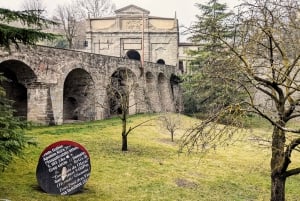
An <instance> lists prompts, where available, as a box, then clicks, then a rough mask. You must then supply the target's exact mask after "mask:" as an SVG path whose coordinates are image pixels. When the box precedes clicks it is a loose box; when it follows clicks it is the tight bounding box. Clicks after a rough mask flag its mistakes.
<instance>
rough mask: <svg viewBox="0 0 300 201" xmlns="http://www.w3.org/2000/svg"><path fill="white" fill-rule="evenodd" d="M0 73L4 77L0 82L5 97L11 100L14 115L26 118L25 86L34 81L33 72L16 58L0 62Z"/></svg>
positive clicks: (26, 100) (26, 99)
mask: <svg viewBox="0 0 300 201" xmlns="http://www.w3.org/2000/svg"><path fill="white" fill-rule="evenodd" d="M0 73H2V74H3V76H4V77H5V78H6V80H4V81H3V82H1V83H0V84H1V86H2V87H3V88H4V90H5V92H6V96H7V98H8V99H10V100H12V101H13V104H12V106H13V109H14V110H15V112H14V115H15V116H17V117H21V118H23V119H27V113H28V97H27V87H28V85H30V84H31V83H33V82H36V80H37V77H36V75H35V73H34V72H33V70H32V69H31V68H30V67H29V66H28V65H26V64H25V63H23V62H21V61H18V60H7V61H3V62H2V63H1V64H0Z"/></svg>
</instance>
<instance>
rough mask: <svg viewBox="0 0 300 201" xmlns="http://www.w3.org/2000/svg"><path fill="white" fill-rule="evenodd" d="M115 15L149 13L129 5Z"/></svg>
mask: <svg viewBox="0 0 300 201" xmlns="http://www.w3.org/2000/svg"><path fill="white" fill-rule="evenodd" d="M115 13H116V15H142V14H144V15H149V13H150V12H149V11H148V10H146V9H143V8H141V7H138V6H136V5H132V4H131V5H129V6H126V7H123V8H120V9H118V10H116V11H115Z"/></svg>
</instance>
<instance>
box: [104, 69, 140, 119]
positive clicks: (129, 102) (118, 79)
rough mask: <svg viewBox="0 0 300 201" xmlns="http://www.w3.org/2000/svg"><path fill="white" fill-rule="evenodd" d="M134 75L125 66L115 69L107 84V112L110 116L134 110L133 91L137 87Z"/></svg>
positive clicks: (129, 112) (132, 112)
mask: <svg viewBox="0 0 300 201" xmlns="http://www.w3.org/2000/svg"><path fill="white" fill-rule="evenodd" d="M136 81H137V78H136V75H135V74H134V73H133V72H132V71H131V70H129V69H127V68H119V69H118V70H116V71H115V72H114V73H113V74H112V76H111V80H110V84H109V85H108V86H107V97H108V104H109V112H110V115H111V116H115V115H120V114H122V112H126V113H127V114H134V113H135V111H136V100H135V92H136V89H137V87H138V86H137V84H136Z"/></svg>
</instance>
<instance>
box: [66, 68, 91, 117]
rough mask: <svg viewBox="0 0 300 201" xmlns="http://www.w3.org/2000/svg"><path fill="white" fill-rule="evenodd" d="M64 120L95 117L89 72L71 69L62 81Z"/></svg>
mask: <svg viewBox="0 0 300 201" xmlns="http://www.w3.org/2000/svg"><path fill="white" fill-rule="evenodd" d="M63 119H64V121H65V122H66V121H70V120H81V121H88V120H94V119H95V86H94V81H93V79H92V77H91V76H90V74H89V73H88V72H86V71H85V70H83V69H79V68H78V69H74V70H72V71H71V72H70V73H69V74H68V76H67V77H66V79H65V82H64V95H63Z"/></svg>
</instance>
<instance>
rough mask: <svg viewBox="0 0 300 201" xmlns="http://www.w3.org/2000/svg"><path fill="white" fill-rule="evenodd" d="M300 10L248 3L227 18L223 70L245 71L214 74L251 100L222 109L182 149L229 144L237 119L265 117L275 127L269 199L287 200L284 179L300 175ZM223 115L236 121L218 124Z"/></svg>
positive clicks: (263, 1) (292, 4) (294, 4)
mask: <svg viewBox="0 0 300 201" xmlns="http://www.w3.org/2000/svg"><path fill="white" fill-rule="evenodd" d="M299 13H300V6H299V2H298V1H294V0H281V1H278V0H251V1H246V2H244V3H243V4H241V6H240V9H239V13H238V14H237V16H236V18H235V20H231V21H228V27H230V26H232V25H233V26H232V27H233V28H234V33H235V37H234V38H233V39H232V38H231V39H226V37H224V35H223V34H222V32H221V30H220V32H219V33H218V32H217V33H214V34H216V35H215V36H217V38H218V40H219V41H220V42H221V43H222V44H224V45H226V46H227V50H228V51H230V52H231V55H229V56H228V57H227V59H226V60H227V62H228V61H230V64H231V66H224V68H225V67H228V68H232V73H239V74H241V76H240V78H239V79H237V78H235V77H234V76H228V75H227V74H226V77H225V76H224V74H223V73H222V72H219V73H216V74H215V75H214V76H218V77H219V78H222V79H224V80H226V81H227V82H235V83H238V85H239V86H240V88H241V89H242V90H244V91H245V92H246V93H247V94H248V98H247V99H245V100H244V101H241V102H235V103H232V104H231V105H224V106H223V107H220V110H218V111H215V112H214V114H213V115H211V116H210V117H209V118H208V119H206V120H204V121H202V123H201V124H200V125H199V126H197V127H196V128H194V129H191V130H190V132H188V133H186V135H185V136H184V138H183V147H187V148H188V149H193V148H195V147H200V148H202V147H207V145H208V146H210V147H212V146H211V145H216V144H217V145H220V144H222V143H225V142H226V140H227V139H231V138H232V136H233V134H235V133H236V132H237V131H238V127H236V126H239V125H240V124H239V121H237V117H243V116H244V115H247V114H249V113H252V114H253V113H254V114H257V115H259V116H260V117H262V118H264V119H266V120H267V121H268V122H269V123H270V124H271V125H272V126H273V132H272V135H271V139H272V142H271V150H272V156H271V163H270V164H271V201H284V200H285V182H286V179H287V178H289V177H290V176H293V175H296V174H299V173H300V167H298V168H290V169H289V165H290V163H291V154H292V153H293V152H294V151H296V150H297V148H298V145H299V144H300V137H299V134H300V130H299V129H297V128H294V127H290V125H288V122H290V121H291V120H293V119H295V118H299V117H300V107H299V106H300V85H299V76H300V75H299V73H300V61H299V60H300V37H299V30H300V19H299ZM230 22H231V23H232V22H234V24H229V23H230ZM208 34H209V33H208ZM220 65H221V64H220ZM222 116H230V117H232V118H233V119H235V121H232V122H231V125H223V126H221V125H217V124H216V122H217V120H218V119H220V117H222ZM233 126H234V127H233Z"/></svg>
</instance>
